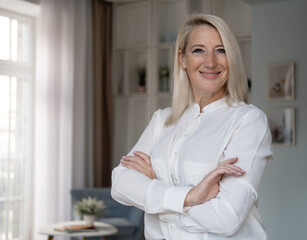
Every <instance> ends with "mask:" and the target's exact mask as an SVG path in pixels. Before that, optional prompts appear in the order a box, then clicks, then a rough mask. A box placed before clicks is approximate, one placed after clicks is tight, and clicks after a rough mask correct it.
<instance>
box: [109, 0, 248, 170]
mask: <svg viewBox="0 0 307 240" xmlns="http://www.w3.org/2000/svg"><path fill="white" fill-rule="evenodd" d="M231 2H232V3H234V4H235V5H233V6H232V5H229V1H228V2H227V1H226V0H143V1H135V0H131V1H129V0H125V1H123V0H114V8H113V29H114V30H113V42H114V45H113V95H114V103H115V106H114V107H115V128H114V134H115V135H114V149H113V157H114V160H113V165H114V166H116V165H117V164H118V162H119V160H120V159H121V156H122V155H123V154H127V152H128V151H129V150H130V149H131V148H132V147H133V145H134V144H135V143H136V141H137V140H138V138H139V137H140V135H141V133H142V132H143V130H144V129H145V127H146V125H147V124H148V122H149V120H150V118H151V116H152V114H153V113H154V112H155V111H156V110H157V109H159V108H165V107H169V106H171V98H172V89H173V81H172V79H173V57H174V47H175V40H176V36H177V31H178V29H179V28H180V26H181V25H182V24H183V23H184V21H185V16H187V15H188V14H189V13H196V12H202V13H209V14H214V15H218V16H220V17H222V18H224V19H225V18H228V19H225V20H226V21H228V22H229V23H230V26H231V27H232V28H233V29H235V31H234V32H235V33H236V34H237V35H238V36H239V38H240V39H241V41H240V45H241V46H242V49H244V50H243V51H245V53H243V54H242V55H243V57H244V58H249V59H250V41H249V40H248V39H250V37H249V36H250V35H249V33H250V29H248V27H247V25H246V26H245V25H244V26H243V27H244V29H243V31H241V32H240V31H239V30H242V26H240V28H236V25H237V24H238V23H240V24H241V22H242V18H246V16H247V15H248V14H249V12H248V9H247V8H246V6H245V5H244V3H242V2H241V1H240V0H232V1H231ZM234 8H238V10H239V11H246V12H247V13H246V12H244V13H240V14H235V16H234V14H230V13H229V12H228V10H227V9H230V10H231V11H232V10H233V9H234ZM243 21H244V19H243ZM245 22H246V21H245ZM242 36H244V38H242ZM249 59H248V61H246V62H247V63H248V64H250V60H249ZM247 68H248V67H247ZM248 69H250V68H248Z"/></svg>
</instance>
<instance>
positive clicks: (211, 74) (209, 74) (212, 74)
mask: <svg viewBox="0 0 307 240" xmlns="http://www.w3.org/2000/svg"><path fill="white" fill-rule="evenodd" d="M202 74H204V75H207V76H214V75H217V73H202Z"/></svg>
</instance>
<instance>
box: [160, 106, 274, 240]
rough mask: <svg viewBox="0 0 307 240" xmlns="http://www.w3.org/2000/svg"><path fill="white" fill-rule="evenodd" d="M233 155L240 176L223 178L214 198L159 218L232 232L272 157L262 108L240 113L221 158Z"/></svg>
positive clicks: (193, 228) (189, 228)
mask: <svg viewBox="0 0 307 240" xmlns="http://www.w3.org/2000/svg"><path fill="white" fill-rule="evenodd" d="M233 157H238V162H237V163H236V165H237V166H239V167H240V168H242V169H243V170H245V174H244V175H243V176H241V177H232V176H227V177H223V179H222V181H221V182H220V192H219V194H218V195H217V197H216V198H214V199H211V200H210V201H207V202H205V203H203V204H201V205H196V206H192V207H190V208H189V210H188V211H187V212H186V213H184V214H160V218H161V220H164V221H168V222H170V221H171V222H174V223H176V224H177V225H179V226H181V227H182V228H184V229H186V230H187V231H190V232H210V233H214V234H217V235H221V236H231V235H233V234H235V233H236V231H238V230H239V229H240V227H241V226H242V224H243V223H244V220H245V219H246V217H247V215H248V213H249V211H250V209H251V207H252V205H253V204H254V202H255V201H256V200H257V190H258V186H259V184H260V181H261V178H262V175H263V171H264V168H265V166H266V163H267V160H268V159H270V158H271V157H272V151H271V133H270V130H269V127H268V123H267V119H266V116H265V114H264V113H263V112H262V111H260V110H258V109H255V110H252V111H249V112H248V113H247V114H245V116H242V118H241V120H240V122H239V123H238V126H237V128H236V130H235V131H234V132H233V134H232V136H231V139H230V141H229V143H228V145H227V147H226V149H225V151H224V160H226V159H229V158H233Z"/></svg>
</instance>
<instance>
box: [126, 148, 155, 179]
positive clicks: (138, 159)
mask: <svg viewBox="0 0 307 240" xmlns="http://www.w3.org/2000/svg"><path fill="white" fill-rule="evenodd" d="M133 154H134V155H135V156H124V157H123V158H122V160H121V163H122V165H123V166H124V167H126V168H129V169H134V170H136V171H138V172H140V173H143V174H144V175H146V176H147V177H149V178H151V179H155V178H156V174H155V172H154V170H153V169H152V166H151V161H150V157H149V156H148V155H147V154H145V153H143V152H138V151H137V152H133Z"/></svg>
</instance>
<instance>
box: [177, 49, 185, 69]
mask: <svg viewBox="0 0 307 240" xmlns="http://www.w3.org/2000/svg"><path fill="white" fill-rule="evenodd" d="M178 58H179V63H180V66H181V67H182V68H183V69H186V68H187V65H186V59H185V56H184V54H183V53H182V51H181V49H179V54H178Z"/></svg>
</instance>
